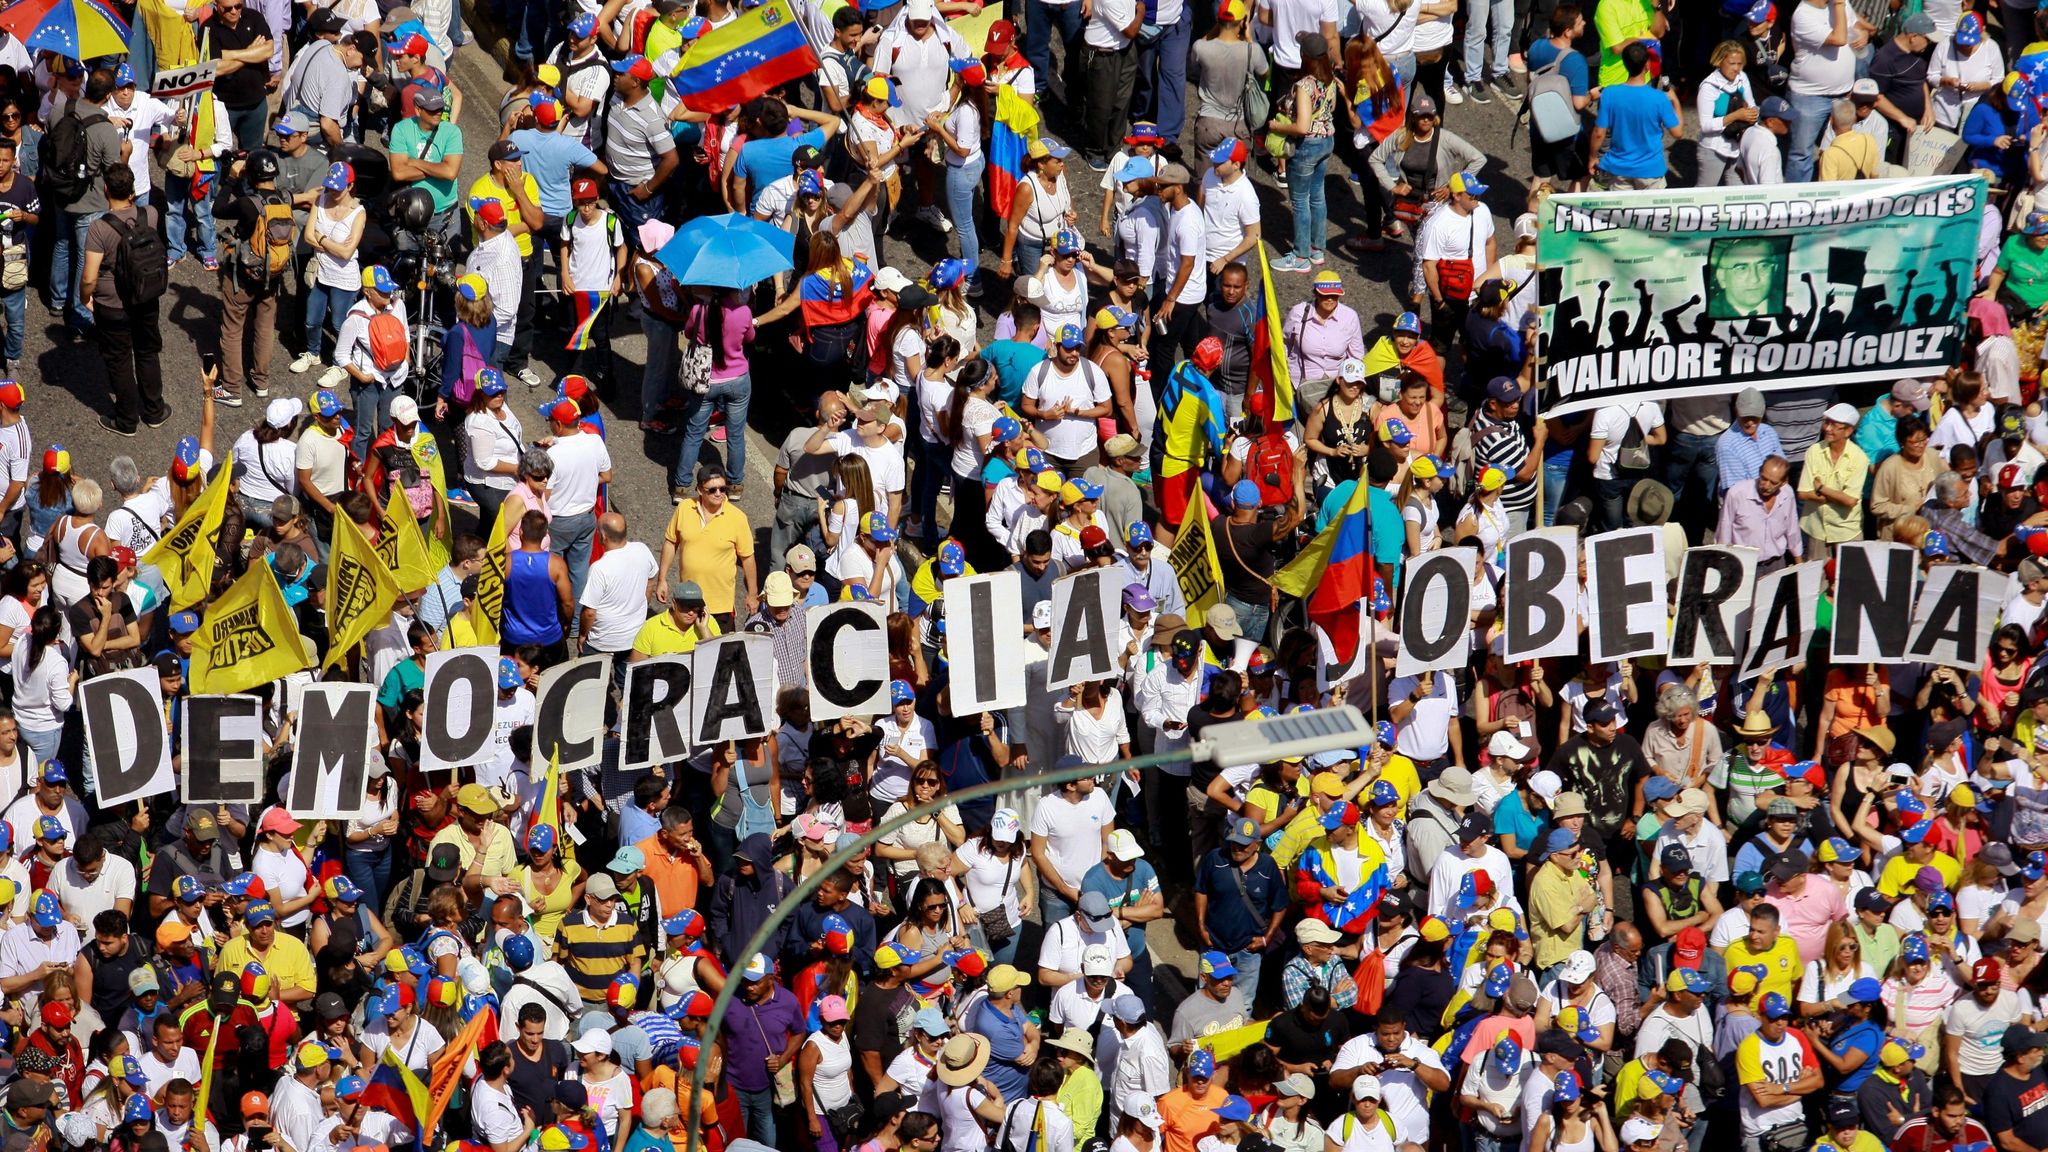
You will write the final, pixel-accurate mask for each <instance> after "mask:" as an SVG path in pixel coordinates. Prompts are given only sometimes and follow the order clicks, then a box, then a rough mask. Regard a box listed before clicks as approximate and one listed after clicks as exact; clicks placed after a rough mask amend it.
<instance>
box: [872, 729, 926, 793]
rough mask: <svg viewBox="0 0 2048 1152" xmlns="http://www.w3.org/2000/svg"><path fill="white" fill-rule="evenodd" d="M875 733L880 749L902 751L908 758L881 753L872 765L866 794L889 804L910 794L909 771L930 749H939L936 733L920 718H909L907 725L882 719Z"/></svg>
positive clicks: (892, 753)
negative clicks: (878, 734)
mask: <svg viewBox="0 0 2048 1152" xmlns="http://www.w3.org/2000/svg"><path fill="white" fill-rule="evenodd" d="M875 731H876V732H878V733H880V734H881V737H882V743H881V747H882V748H884V749H887V748H901V749H903V751H904V752H906V753H908V754H909V755H910V757H911V759H909V760H905V759H904V758H903V757H901V756H898V755H897V754H896V753H894V752H883V754H882V757H881V759H880V760H879V761H877V762H876V764H875V776H874V779H872V780H870V781H868V794H869V795H870V796H873V797H874V798H875V799H877V800H880V801H881V802H883V803H884V804H888V803H891V802H894V801H897V800H901V799H903V798H904V797H905V796H908V795H909V794H910V772H911V770H912V769H913V768H915V767H917V765H918V764H919V763H920V762H922V761H923V760H924V758H925V756H926V754H927V753H928V752H929V751H930V750H932V749H935V748H937V747H938V744H939V733H938V729H936V728H934V727H932V722H931V721H929V720H927V719H925V718H924V717H922V716H912V717H911V718H910V723H909V724H907V725H904V724H898V723H897V722H896V717H894V716H884V717H882V718H881V719H880V720H877V721H876V722H875Z"/></svg>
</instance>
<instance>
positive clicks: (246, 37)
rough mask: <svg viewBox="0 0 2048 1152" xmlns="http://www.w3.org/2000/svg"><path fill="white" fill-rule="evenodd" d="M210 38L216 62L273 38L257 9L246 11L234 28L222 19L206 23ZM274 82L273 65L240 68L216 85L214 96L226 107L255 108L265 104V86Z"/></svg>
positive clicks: (222, 78) (214, 85)
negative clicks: (228, 54) (227, 54)
mask: <svg viewBox="0 0 2048 1152" xmlns="http://www.w3.org/2000/svg"><path fill="white" fill-rule="evenodd" d="M206 31H207V34H208V35H209V36H210V37H212V39H213V58H214V59H216V60H218V59H220V58H221V56H222V55H223V54H225V53H228V52H240V51H241V50H242V49H244V48H247V47H248V46H250V45H251V44H254V43H256V41H258V40H266V39H269V38H270V24H269V22H267V21H265V20H264V19H263V14H262V13H260V12H258V11H256V10H255V9H254V8H244V9H242V19H241V22H240V23H239V24H237V25H236V26H235V27H233V28H230V27H228V26H227V24H226V23H225V22H224V21H222V20H221V18H220V16H219V15H215V16H214V18H213V19H211V20H208V21H207V22H206ZM269 82H270V65H269V63H268V62H267V61H266V62H264V63H262V64H244V65H242V66H241V67H240V68H237V69H235V70H234V71H233V72H230V73H228V74H227V75H225V76H222V77H220V78H219V79H217V80H215V81H214V82H213V94H214V95H215V96H218V97H220V102H221V105H222V106H223V107H227V108H234V109H243V108H254V107H256V106H257V105H258V104H261V103H263V100H264V91H263V86H264V85H265V84H267V83H269Z"/></svg>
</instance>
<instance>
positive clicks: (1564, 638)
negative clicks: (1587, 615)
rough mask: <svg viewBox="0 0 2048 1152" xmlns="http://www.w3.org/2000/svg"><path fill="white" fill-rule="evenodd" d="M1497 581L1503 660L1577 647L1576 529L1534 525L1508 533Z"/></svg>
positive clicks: (1521, 659) (1554, 653)
mask: <svg viewBox="0 0 2048 1152" xmlns="http://www.w3.org/2000/svg"><path fill="white" fill-rule="evenodd" d="M1505 571H1506V575H1505V576H1503V577H1502V579H1501V625H1502V628H1501V639H1502V642H1503V644H1504V645H1505V647H1504V651H1503V653H1502V658H1503V659H1504V660H1505V661H1506V662H1507V663H1509V664H1520V663H1523V662H1525V661H1529V660H1541V659H1545V658H1547V657H1552V656H1570V655H1572V654H1574V653H1576V652H1577V651H1578V650H1579V530H1578V529H1577V528H1573V527H1571V526H1569V525H1566V526H1563V527H1558V528H1537V529H1533V530H1531V531H1528V532H1523V533H1521V534H1519V535H1515V536H1510V537H1508V542H1507V557H1506V568H1505Z"/></svg>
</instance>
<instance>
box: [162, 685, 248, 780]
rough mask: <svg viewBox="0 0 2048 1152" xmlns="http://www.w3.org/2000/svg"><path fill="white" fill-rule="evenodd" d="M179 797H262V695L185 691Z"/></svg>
mask: <svg viewBox="0 0 2048 1152" xmlns="http://www.w3.org/2000/svg"><path fill="white" fill-rule="evenodd" d="M184 727H185V748H184V755H183V756H182V757H180V758H179V769H180V771H179V775H180V777H181V779H180V780H179V784H178V797H179V799H181V800H183V801H184V802H185V803H187V804H260V803H262V802H263V765H264V758H263V745H264V734H263V701H262V700H260V699H258V698H256V697H254V696H247V695H241V694H236V695H230V696H187V697H185V725H184Z"/></svg>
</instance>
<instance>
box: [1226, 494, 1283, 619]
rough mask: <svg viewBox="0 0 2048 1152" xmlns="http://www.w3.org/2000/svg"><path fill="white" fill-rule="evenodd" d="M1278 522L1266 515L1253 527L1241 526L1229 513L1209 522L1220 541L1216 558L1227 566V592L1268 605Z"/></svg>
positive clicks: (1246, 601) (1250, 524)
mask: <svg viewBox="0 0 2048 1152" xmlns="http://www.w3.org/2000/svg"><path fill="white" fill-rule="evenodd" d="M1275 523H1277V522H1276V521H1273V520H1268V519H1266V518H1265V517H1263V516H1262V517H1260V518H1259V519H1257V520H1254V521H1252V522H1251V523H1249V524H1237V523H1233V522H1232V521H1231V519H1230V516H1229V514H1228V513H1225V514H1224V515H1222V516H1218V517H1217V518H1216V519H1214V520H1211V521H1210V522H1209V533H1210V536H1211V537H1212V538H1213V539H1214V540H1215V541H1216V559H1217V562H1218V563H1220V564H1221V565H1222V566H1223V590H1224V592H1225V593H1227V594H1229V595H1231V596H1234V597H1236V598H1237V599H1239V600H1241V601H1243V602H1245V603H1247V604H1264V603H1265V602H1266V599H1267V595H1268V592H1267V589H1268V587H1269V585H1268V584H1267V583H1266V581H1268V580H1270V579H1272V578H1273V564H1274V556H1273V525H1274V524H1275ZM1226 534H1228V539H1226V538H1225V536H1226Z"/></svg>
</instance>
